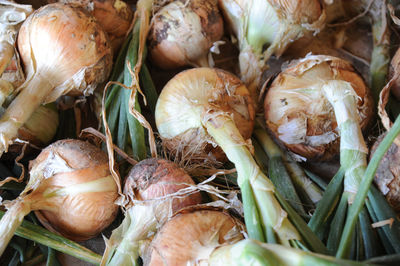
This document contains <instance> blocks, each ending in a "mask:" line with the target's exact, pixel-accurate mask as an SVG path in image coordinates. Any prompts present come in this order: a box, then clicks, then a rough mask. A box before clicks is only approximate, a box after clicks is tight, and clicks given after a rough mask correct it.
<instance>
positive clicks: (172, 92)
mask: <svg viewBox="0 0 400 266" xmlns="http://www.w3.org/2000/svg"><path fill="white" fill-rule="evenodd" d="M155 118H156V125H157V129H158V132H159V134H160V136H161V138H162V139H163V144H165V145H166V146H167V148H168V149H170V150H171V151H172V152H175V153H177V152H178V153H181V152H184V153H185V158H186V159H191V158H192V157H193V158H194V159H196V160H197V159H200V158H201V156H199V155H203V159H209V158H210V155H209V154H207V150H204V148H207V147H208V146H209V145H213V146H219V147H220V148H221V149H222V150H223V151H224V153H225V154H226V156H227V157H228V159H229V160H230V161H231V162H233V163H234V164H235V167H236V170H237V173H238V180H237V182H238V185H239V186H240V189H241V193H242V199H243V208H244V216H245V221H246V226H247V229H248V231H249V235H250V237H251V238H254V239H260V240H264V239H265V237H266V235H267V232H266V231H263V230H271V231H272V230H273V231H274V232H275V233H276V235H277V239H278V241H279V242H280V243H283V244H287V245H289V240H293V239H300V236H299V234H298V232H297V229H295V228H294V226H293V225H292V224H291V222H290V221H289V220H288V218H287V216H286V212H285V211H284V210H283V209H282V207H281V206H280V204H279V203H278V201H277V199H276V198H275V195H274V190H275V188H274V186H273V184H272V183H271V181H270V180H269V179H268V178H267V177H266V176H265V175H264V174H263V173H262V172H261V170H260V168H259V166H258V165H257V163H256V162H255V161H254V159H253V157H252V155H251V150H252V149H253V147H252V146H251V144H250V142H249V141H246V139H247V137H248V136H249V135H250V134H251V130H252V127H253V123H254V107H253V104H252V100H251V97H250V95H249V92H248V90H247V88H246V87H245V86H244V85H243V83H241V82H240V81H239V79H238V78H237V77H235V76H234V75H232V74H230V73H228V72H225V71H223V70H219V69H212V68H194V69H190V70H186V71H183V72H181V73H179V74H177V75H176V76H175V77H174V78H172V79H171V80H170V81H169V82H168V83H167V84H166V85H165V87H164V88H163V90H162V92H161V94H160V96H159V98H158V101H157V105H156V111H155ZM242 132H243V133H242Z"/></svg>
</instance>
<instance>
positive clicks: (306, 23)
mask: <svg viewBox="0 0 400 266" xmlns="http://www.w3.org/2000/svg"><path fill="white" fill-rule="evenodd" d="M219 4H220V7H221V10H222V12H223V14H224V17H225V20H227V22H228V24H229V25H230V27H231V29H232V31H233V32H234V34H235V35H236V36H237V39H238V45H239V48H240V55H239V63H240V77H241V79H242V80H243V82H244V83H245V84H246V85H247V87H248V88H249V91H250V93H251V95H252V97H253V101H254V103H255V104H256V105H257V103H258V94H259V89H260V81H261V75H262V72H263V71H264V70H265V67H266V66H265V62H266V61H267V60H268V59H269V57H270V56H271V55H273V54H274V55H276V56H280V55H281V54H282V53H283V52H284V51H285V49H286V48H287V46H288V45H289V44H290V43H291V42H293V41H294V40H296V39H298V38H300V37H302V36H303V35H305V34H309V33H312V32H314V33H317V32H319V31H320V30H321V29H322V28H323V27H324V25H325V23H324V22H325V11H324V9H323V8H322V5H321V3H320V1H318V0H306V1H298V0H286V1H281V0H279V1H277V0H252V1H249V0H219Z"/></svg>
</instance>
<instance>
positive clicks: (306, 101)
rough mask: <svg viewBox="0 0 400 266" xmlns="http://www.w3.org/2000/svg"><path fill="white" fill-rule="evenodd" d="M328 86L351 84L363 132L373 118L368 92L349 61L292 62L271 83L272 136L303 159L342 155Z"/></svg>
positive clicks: (267, 116) (267, 112) (308, 59)
mask: <svg viewBox="0 0 400 266" xmlns="http://www.w3.org/2000/svg"><path fill="white" fill-rule="evenodd" d="M329 81H339V82H342V83H344V84H350V85H351V88H352V90H354V91H350V92H351V93H355V95H357V98H358V100H357V113H358V114H357V117H358V118H357V117H356V118H357V119H359V121H360V126H361V128H362V129H363V130H366V129H367V126H368V123H369V122H370V121H371V118H372V112H373V111H372V110H373V103H372V98H371V93H370V90H369V88H368V87H367V86H366V85H365V83H364V81H363V80H362V78H361V77H360V75H358V74H357V72H356V71H355V70H354V68H353V67H352V66H351V65H350V63H348V62H347V61H345V60H343V59H340V58H336V57H332V56H324V55H309V56H307V57H305V58H303V59H300V60H297V61H293V62H292V63H291V64H290V65H289V66H288V67H287V68H286V69H284V70H283V71H282V72H281V73H280V74H279V75H278V76H277V77H276V78H275V80H274V81H273V82H272V84H271V86H270V87H269V89H268V93H267V95H266V97H265V101H264V110H265V120H266V124H267V127H268V129H269V130H270V132H271V133H272V134H273V135H274V136H275V137H276V139H278V140H279V141H280V142H281V143H282V144H283V145H284V146H285V147H286V148H288V149H289V150H290V151H291V152H293V153H294V154H297V155H299V156H300V157H301V158H302V159H304V160H305V159H307V160H329V159H331V158H333V157H334V156H335V155H337V154H338V152H339V143H340V142H339V132H338V123H337V121H336V118H335V112H334V108H333V107H332V105H331V104H330V102H329V101H328V99H327V97H325V93H324V85H326V84H327V83H328V82H329Z"/></svg>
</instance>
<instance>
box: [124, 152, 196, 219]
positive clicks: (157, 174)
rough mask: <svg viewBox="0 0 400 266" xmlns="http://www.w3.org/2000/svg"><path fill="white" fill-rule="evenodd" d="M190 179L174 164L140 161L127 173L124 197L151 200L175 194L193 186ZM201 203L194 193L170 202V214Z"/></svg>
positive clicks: (162, 160)
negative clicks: (132, 196)
mask: <svg viewBox="0 0 400 266" xmlns="http://www.w3.org/2000/svg"><path fill="white" fill-rule="evenodd" d="M194 184H195V183H194V182H193V180H192V178H191V177H190V176H189V175H188V174H187V173H186V172H185V170H183V169H182V168H180V167H178V165H176V164H175V163H173V162H171V161H168V160H164V159H157V158H150V159H145V160H142V161H140V162H139V163H138V164H137V165H135V166H134V167H133V168H132V169H131V171H130V172H129V174H128V176H127V178H126V181H125V186H124V194H125V195H129V196H131V195H134V197H135V199H136V200H152V199H156V198H160V197H163V196H167V195H169V194H173V193H176V192H177V191H179V190H180V189H183V188H186V187H188V185H194ZM200 203H201V195H200V193H199V192H195V193H194V194H191V195H186V196H184V197H179V198H178V197H175V198H174V199H173V200H172V212H173V213H174V212H176V211H178V210H180V209H182V208H184V207H187V206H191V205H197V204H200Z"/></svg>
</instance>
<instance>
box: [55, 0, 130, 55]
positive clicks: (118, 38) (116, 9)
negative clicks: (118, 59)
mask: <svg viewBox="0 0 400 266" xmlns="http://www.w3.org/2000/svg"><path fill="white" fill-rule="evenodd" d="M58 2H61V3H66V4H73V5H77V6H82V7H83V8H85V9H86V10H87V11H88V12H89V13H90V14H92V15H93V16H94V17H95V18H96V20H97V22H98V23H99V24H100V26H102V27H103V29H104V30H105V31H106V32H107V34H108V37H109V38H110V42H111V46H112V47H113V51H114V55H116V54H117V52H118V49H119V48H120V47H121V45H122V43H123V41H124V39H125V36H126V35H127V32H128V30H129V28H130V26H131V22H132V18H133V11H132V9H131V7H130V6H129V5H128V4H127V3H125V2H124V1H122V0H60V1H58Z"/></svg>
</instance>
